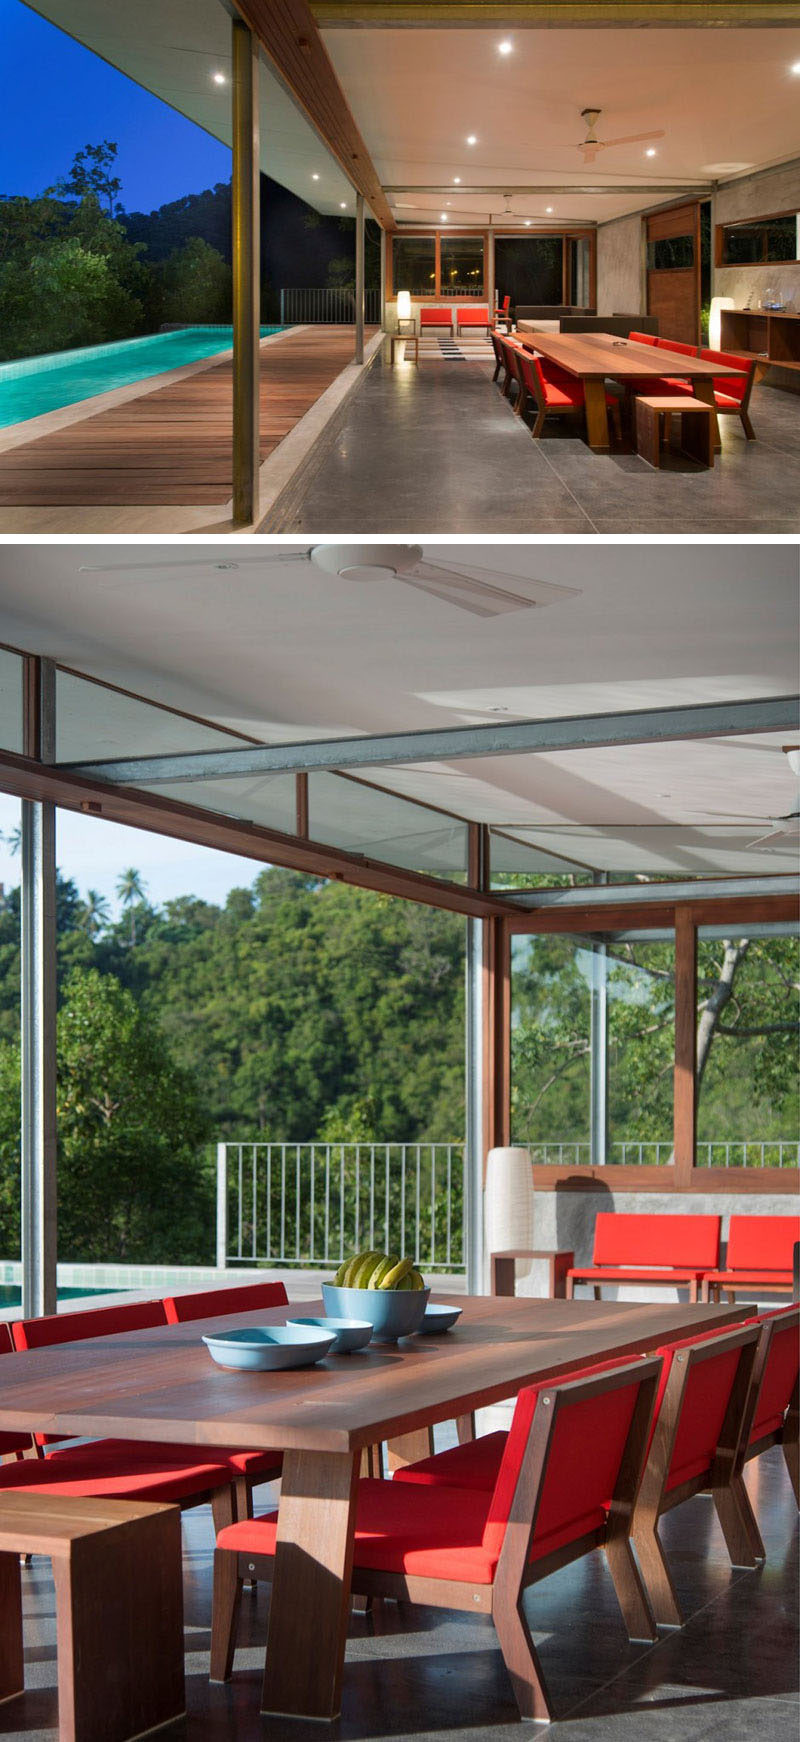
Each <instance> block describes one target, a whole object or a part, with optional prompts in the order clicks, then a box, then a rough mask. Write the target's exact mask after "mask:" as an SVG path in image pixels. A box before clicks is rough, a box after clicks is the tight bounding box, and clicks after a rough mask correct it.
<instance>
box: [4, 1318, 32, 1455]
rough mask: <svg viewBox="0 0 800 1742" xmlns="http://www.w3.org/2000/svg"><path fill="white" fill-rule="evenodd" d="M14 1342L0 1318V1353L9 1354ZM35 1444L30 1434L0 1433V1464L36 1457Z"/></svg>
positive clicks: (11, 1352) (7, 1327)
mask: <svg viewBox="0 0 800 1742" xmlns="http://www.w3.org/2000/svg"><path fill="white" fill-rule="evenodd" d="M13 1352H14V1344H13V1343H12V1341H11V1330H10V1328H9V1326H8V1325H7V1324H6V1322H5V1320H4V1319H0V1355H11V1354H13ZM36 1455H37V1453H36V1445H35V1442H34V1439H33V1435H32V1434H18V1433H0V1464H2V1462H3V1459H4V1458H13V1459H14V1460H15V1461H16V1460H18V1459H19V1458H32V1457H36Z"/></svg>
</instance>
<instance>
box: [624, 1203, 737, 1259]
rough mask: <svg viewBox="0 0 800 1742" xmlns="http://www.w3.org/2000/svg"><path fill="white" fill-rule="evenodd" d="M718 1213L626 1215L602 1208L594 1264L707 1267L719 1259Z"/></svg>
mask: <svg viewBox="0 0 800 1742" xmlns="http://www.w3.org/2000/svg"><path fill="white" fill-rule="evenodd" d="M719 1233H720V1218H719V1216H693V1215H686V1216H672V1215H670V1216H662V1215H649V1214H647V1213H646V1212H645V1213H644V1214H642V1215H626V1214H621V1213H620V1212H618V1211H614V1210H601V1211H600V1212H599V1214H598V1216H597V1218H596V1220H595V1228H594V1263H595V1264H617V1265H625V1266H627V1265H635V1266H637V1268H639V1269H642V1268H643V1267H650V1268H655V1267H656V1266H658V1265H662V1266H664V1267H665V1268H668V1269H670V1270H672V1269H684V1270H710V1269H711V1267H712V1265H714V1264H717V1263H718V1262H719Z"/></svg>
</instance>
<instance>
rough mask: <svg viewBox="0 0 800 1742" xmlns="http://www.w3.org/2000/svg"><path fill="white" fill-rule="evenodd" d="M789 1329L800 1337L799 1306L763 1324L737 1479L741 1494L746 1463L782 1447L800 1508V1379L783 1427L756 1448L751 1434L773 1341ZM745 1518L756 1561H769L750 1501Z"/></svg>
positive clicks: (737, 1468)
mask: <svg viewBox="0 0 800 1742" xmlns="http://www.w3.org/2000/svg"><path fill="white" fill-rule="evenodd" d="M787 1328H788V1329H790V1330H794V1333H795V1336H800V1306H798V1307H796V1308H795V1311H794V1312H787V1313H784V1314H782V1315H781V1317H780V1318H778V1319H766V1320H765V1321H764V1322H763V1323H762V1325H761V1335H760V1337H759V1341H758V1348H757V1350H756V1356H755V1361H754V1362H753V1372H752V1376H751V1380H750V1391H749V1394H748V1398H747V1403H746V1405H745V1411H744V1416H743V1418H742V1431H741V1434H740V1437H739V1448H738V1451H737V1453H736V1459H735V1463H734V1480H735V1482H736V1483H737V1492H738V1487H740V1486H741V1484H742V1477H743V1473H744V1466H745V1464H749V1462H750V1459H751V1458H760V1456H761V1453H762V1452H767V1451H769V1448H770V1446H780V1447H781V1450H782V1452H783V1456H784V1461H785V1464H786V1468H787V1470H788V1472H789V1479H790V1481H791V1484H792V1488H793V1490H794V1497H795V1501H796V1504H797V1505H798V1506H799V1507H800V1376H798V1379H797V1380H795V1385H794V1390H793V1392H792V1396H791V1398H790V1400H789V1408H788V1410H787V1412H786V1415H785V1417H784V1422H783V1426H782V1427H780V1428H776V1429H775V1431H774V1432H773V1433H770V1434H765V1435H764V1437H763V1439H760V1440H755V1441H754V1443H753V1444H752V1445H751V1444H750V1434H751V1432H752V1428H753V1422H754V1420H755V1413H756V1406H757V1404H758V1398H759V1393H760V1391H761V1385H762V1381H763V1378H764V1372H765V1369H766V1365H767V1361H768V1358H769V1351H770V1345H771V1343H772V1338H773V1336H774V1334H775V1332H776V1331H778V1330H781V1331H782V1330H785V1329H787ZM743 1518H744V1523H745V1525H746V1527H747V1530H748V1534H749V1540H750V1547H751V1549H752V1552H753V1554H754V1556H755V1558H756V1560H759V1561H763V1560H766V1558H767V1555H766V1549H765V1548H764V1544H763V1542H762V1539H761V1532H760V1530H759V1528H758V1524H757V1521H756V1517H755V1513H754V1512H753V1508H752V1506H751V1505H750V1503H749V1498H748V1506H747V1510H746V1512H745V1513H744V1514H743Z"/></svg>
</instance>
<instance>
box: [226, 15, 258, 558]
mask: <svg viewBox="0 0 800 1742" xmlns="http://www.w3.org/2000/svg"><path fill="white" fill-rule="evenodd" d="M232 32H233V45H232V48H233V174H232V182H231V208H232V219H233V522H234V525H235V526H248V525H250V524H251V523H252V522H253V521H256V520H257V519H258V468H259V458H260V445H259V444H260V427H259V426H260V406H259V388H260V371H261V245H260V239H259V237H260V199H261V182H260V161H261V160H260V150H259V125H258V42H257V40H256V38H255V36H254V35H253V33H252V31H251V30H248V27H247V25H246V24H243V23H242V21H241V19H239V18H237V19H234V22H233V25H232Z"/></svg>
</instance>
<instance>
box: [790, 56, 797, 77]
mask: <svg viewBox="0 0 800 1742" xmlns="http://www.w3.org/2000/svg"><path fill="white" fill-rule="evenodd" d="M789 71H790V73H794V76H795V78H800V60H796V61H794V62H793V64H792V66H790V68H789Z"/></svg>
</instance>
